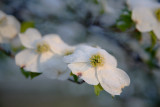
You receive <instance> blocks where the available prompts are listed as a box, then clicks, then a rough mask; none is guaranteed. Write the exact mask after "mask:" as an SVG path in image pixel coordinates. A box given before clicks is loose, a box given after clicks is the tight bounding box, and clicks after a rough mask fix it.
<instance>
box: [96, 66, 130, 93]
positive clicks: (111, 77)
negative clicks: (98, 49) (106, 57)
mask: <svg viewBox="0 0 160 107" xmlns="http://www.w3.org/2000/svg"><path fill="white" fill-rule="evenodd" d="M97 75H98V80H99V82H100V84H101V86H102V87H103V89H104V90H105V91H107V92H108V93H110V94H111V95H120V94H121V92H122V88H124V87H125V86H128V85H129V84H130V79H129V77H128V75H127V74H126V73H125V72H124V71H123V70H121V69H118V68H110V69H101V70H100V69H99V70H97Z"/></svg>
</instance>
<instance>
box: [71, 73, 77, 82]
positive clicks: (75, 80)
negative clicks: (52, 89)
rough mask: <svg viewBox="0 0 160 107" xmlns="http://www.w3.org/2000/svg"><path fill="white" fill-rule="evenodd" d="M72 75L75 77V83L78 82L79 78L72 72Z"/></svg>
mask: <svg viewBox="0 0 160 107" xmlns="http://www.w3.org/2000/svg"><path fill="white" fill-rule="evenodd" d="M70 75H71V76H73V78H74V81H75V82H78V76H77V75H74V74H73V73H72V72H71V73H70Z"/></svg>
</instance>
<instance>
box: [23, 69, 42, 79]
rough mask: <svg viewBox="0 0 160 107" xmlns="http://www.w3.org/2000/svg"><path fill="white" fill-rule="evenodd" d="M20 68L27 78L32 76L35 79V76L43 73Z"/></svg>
mask: <svg viewBox="0 0 160 107" xmlns="http://www.w3.org/2000/svg"><path fill="white" fill-rule="evenodd" d="M20 70H21V73H22V74H23V75H24V76H25V77H26V78H29V77H30V78H31V79H33V78H35V77H37V76H39V75H41V74H42V73H37V72H29V71H25V70H24V69H23V68H20Z"/></svg>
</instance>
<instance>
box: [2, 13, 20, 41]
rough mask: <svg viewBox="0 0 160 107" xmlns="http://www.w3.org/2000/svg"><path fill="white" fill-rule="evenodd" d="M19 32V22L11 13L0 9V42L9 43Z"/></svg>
mask: <svg viewBox="0 0 160 107" xmlns="http://www.w3.org/2000/svg"><path fill="white" fill-rule="evenodd" d="M19 32H20V23H19V22H18V20H17V19H16V18H15V17H14V16H11V15H6V14H5V13H4V12H2V11H0V43H9V42H10V41H11V40H12V39H14V38H15V37H16V35H17V34H18V33H19Z"/></svg>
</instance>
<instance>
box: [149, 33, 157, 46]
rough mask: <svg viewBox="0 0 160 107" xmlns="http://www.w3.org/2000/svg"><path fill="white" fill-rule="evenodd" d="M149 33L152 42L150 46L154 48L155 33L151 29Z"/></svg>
mask: <svg viewBox="0 0 160 107" xmlns="http://www.w3.org/2000/svg"><path fill="white" fill-rule="evenodd" d="M150 35H151V43H152V45H151V47H152V48H154V46H155V44H156V42H157V37H156V35H155V34H154V32H153V31H151V32H150Z"/></svg>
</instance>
